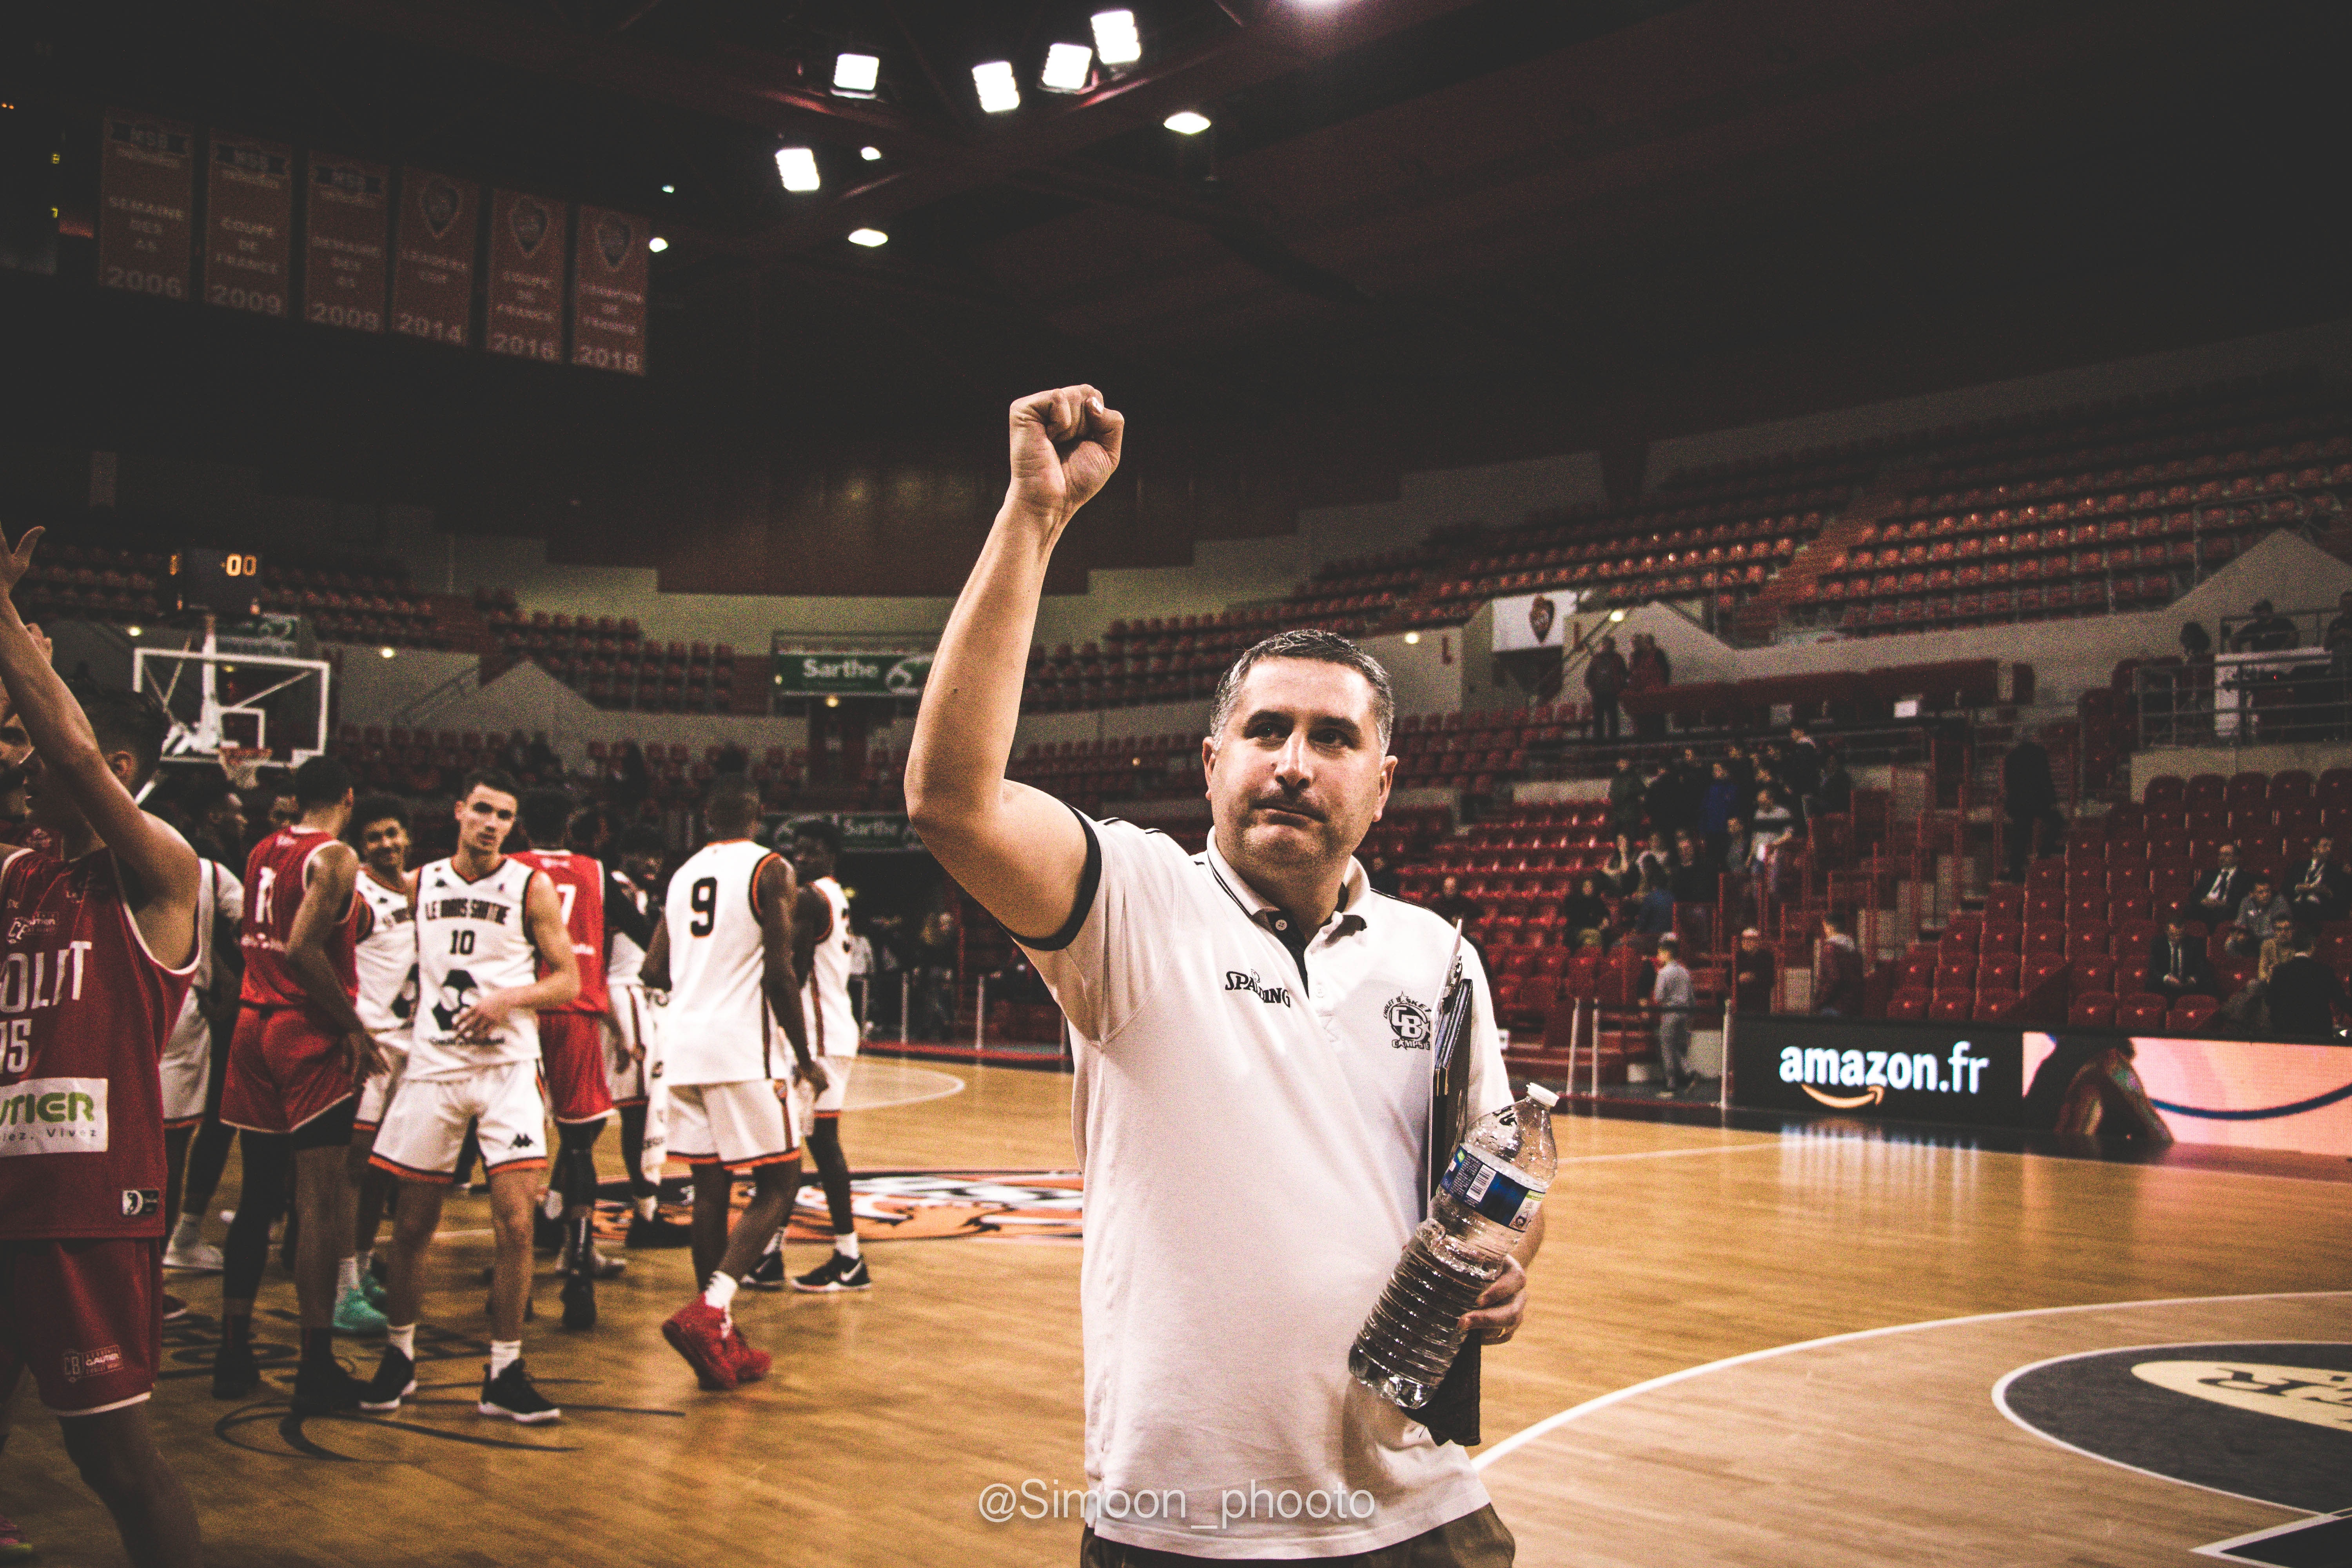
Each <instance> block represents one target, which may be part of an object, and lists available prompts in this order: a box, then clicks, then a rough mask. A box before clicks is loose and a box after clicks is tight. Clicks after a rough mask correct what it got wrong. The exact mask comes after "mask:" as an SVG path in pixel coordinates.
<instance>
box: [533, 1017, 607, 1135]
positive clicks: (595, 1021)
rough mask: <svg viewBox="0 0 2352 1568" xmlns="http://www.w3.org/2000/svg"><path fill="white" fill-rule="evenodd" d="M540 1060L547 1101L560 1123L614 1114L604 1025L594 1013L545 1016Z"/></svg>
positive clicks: (542, 1026)
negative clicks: (605, 1066)
mask: <svg viewBox="0 0 2352 1568" xmlns="http://www.w3.org/2000/svg"><path fill="white" fill-rule="evenodd" d="M539 1059H540V1063H541V1071H542V1072H543V1073H544V1074H545V1075H546V1078H547V1102H548V1106H549V1108H550V1109H551V1110H553V1112H554V1113H555V1120H557V1121H603V1120H604V1118H606V1117H607V1116H610V1115H612V1114H613V1084H612V1080H611V1079H609V1078H608V1077H607V1076H606V1075H605V1069H604V1020H603V1019H601V1018H599V1017H598V1016H596V1015H595V1014H593V1013H541V1015H540V1016H539Z"/></svg>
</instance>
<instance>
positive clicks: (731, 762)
mask: <svg viewBox="0 0 2352 1568" xmlns="http://www.w3.org/2000/svg"><path fill="white" fill-rule="evenodd" d="M712 765H713V766H714V767H716V768H717V769H718V770H719V772H720V773H749V772H751V752H747V751H745V750H744V749H743V748H742V747H740V746H739V745H737V744H736V743H735V742H733V741H731V740H730V741H727V742H723V743H721V745H720V746H719V761H718V762H717V763H713V764H712Z"/></svg>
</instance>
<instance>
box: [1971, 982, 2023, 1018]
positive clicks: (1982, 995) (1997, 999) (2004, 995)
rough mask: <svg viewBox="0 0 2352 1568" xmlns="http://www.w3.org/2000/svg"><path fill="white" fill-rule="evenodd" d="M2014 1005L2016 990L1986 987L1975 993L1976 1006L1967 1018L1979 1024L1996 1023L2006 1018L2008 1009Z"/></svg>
mask: <svg viewBox="0 0 2352 1568" xmlns="http://www.w3.org/2000/svg"><path fill="white" fill-rule="evenodd" d="M2016 1005H2017V993H2016V992H2014V991H2008V990H1995V989H1992V988H1990V987H1988V988H1987V989H1985V990H1982V991H1979V992H1978V993H1977V1005H1976V1008H1975V1010H1974V1011H1973V1012H1972V1013H1971V1014H1970V1015H1969V1018H1970V1020H1971V1021H1972V1022H1975V1023H1979V1024H1998V1023H2000V1022H2001V1021H2003V1020H2004V1019H2005V1018H2007V1017H2008V1016H2009V1011H2010V1009H2011V1008H2012V1007H2014V1006H2016Z"/></svg>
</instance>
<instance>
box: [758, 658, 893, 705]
mask: <svg viewBox="0 0 2352 1568" xmlns="http://www.w3.org/2000/svg"><path fill="white" fill-rule="evenodd" d="M930 673H931V656H930V655H929V654H927V653H779V654H777V655H776V675H777V677H778V679H777V681H776V695H777V696H779V697H920V696H921V695H922V694H923V682H924V681H925V680H926V679H929V676H930Z"/></svg>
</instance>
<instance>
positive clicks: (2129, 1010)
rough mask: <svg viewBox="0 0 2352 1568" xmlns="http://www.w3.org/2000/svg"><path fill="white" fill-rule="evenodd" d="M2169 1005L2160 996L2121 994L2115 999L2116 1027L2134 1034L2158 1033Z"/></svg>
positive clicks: (2169, 1011) (2167, 1014)
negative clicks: (2121, 995)
mask: <svg viewBox="0 0 2352 1568" xmlns="http://www.w3.org/2000/svg"><path fill="white" fill-rule="evenodd" d="M2171 1011H2172V1009H2171V1006H2170V1005H2169V1004H2168V1003H2167V1002H2166V1001H2165V999H2164V998H2163V997H2161V996H2123V997H2118V998H2117V999H2116V1028H2118V1029H2129V1030H2130V1031H2131V1032H2132V1033H2133V1034H2135V1035H2158V1034H2162V1033H2163V1032H2164V1026H2165V1020H2166V1019H2167V1018H2168V1017H2169V1016H2171Z"/></svg>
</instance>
